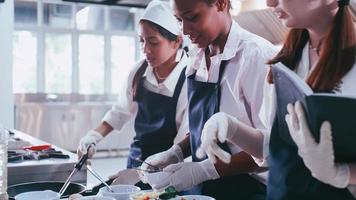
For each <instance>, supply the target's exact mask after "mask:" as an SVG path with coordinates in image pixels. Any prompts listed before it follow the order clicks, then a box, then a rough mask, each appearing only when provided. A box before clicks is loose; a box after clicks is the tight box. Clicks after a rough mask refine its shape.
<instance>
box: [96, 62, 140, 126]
mask: <svg viewBox="0 0 356 200" xmlns="http://www.w3.org/2000/svg"><path fill="white" fill-rule="evenodd" d="M142 63H143V62H142V61H141V62H139V63H138V64H137V65H136V66H135V67H134V68H133V70H132V71H131V72H130V74H129V76H128V78H127V81H125V83H126V84H124V85H123V86H122V87H121V88H120V91H119V96H118V101H117V102H116V104H115V105H113V106H112V108H111V110H109V111H108V112H107V113H106V114H105V116H104V118H103V119H102V121H105V122H107V123H108V124H110V126H111V127H113V128H114V129H116V130H121V128H122V127H123V126H124V125H125V124H126V123H127V122H128V121H129V120H130V119H132V117H133V115H136V113H137V103H136V102H134V101H133V91H132V81H133V78H134V76H135V74H136V72H137V70H138V69H139V68H140V67H141V65H142Z"/></svg>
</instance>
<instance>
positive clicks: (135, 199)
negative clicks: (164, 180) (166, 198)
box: [131, 191, 163, 200]
mask: <svg viewBox="0 0 356 200" xmlns="http://www.w3.org/2000/svg"><path fill="white" fill-rule="evenodd" d="M162 193H163V192H154V191H151V192H147V191H141V192H139V193H138V194H135V195H132V196H131V199H132V200H151V199H158V197H159V195H160V194H162Z"/></svg>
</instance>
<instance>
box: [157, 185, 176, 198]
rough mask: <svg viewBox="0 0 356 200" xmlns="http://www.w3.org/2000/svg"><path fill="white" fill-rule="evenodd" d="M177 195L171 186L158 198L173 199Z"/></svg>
mask: <svg viewBox="0 0 356 200" xmlns="http://www.w3.org/2000/svg"><path fill="white" fill-rule="evenodd" d="M177 195H178V192H177V190H176V189H175V188H174V187H173V186H169V187H168V188H166V189H165V190H164V193H162V194H161V195H159V198H160V199H162V200H164V199H171V198H174V197H176V196H177Z"/></svg>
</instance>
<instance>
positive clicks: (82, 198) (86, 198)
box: [78, 196, 115, 200]
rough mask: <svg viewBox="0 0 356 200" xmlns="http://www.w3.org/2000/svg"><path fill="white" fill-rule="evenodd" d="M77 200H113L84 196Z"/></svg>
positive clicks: (110, 199)
mask: <svg viewBox="0 0 356 200" xmlns="http://www.w3.org/2000/svg"><path fill="white" fill-rule="evenodd" d="M78 200H115V199H114V198H112V197H99V196H86V197H80V198H79V199H78Z"/></svg>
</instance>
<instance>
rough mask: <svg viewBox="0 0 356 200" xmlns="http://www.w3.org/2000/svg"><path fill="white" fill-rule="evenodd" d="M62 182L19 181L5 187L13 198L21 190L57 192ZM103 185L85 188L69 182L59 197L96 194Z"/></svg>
mask: <svg viewBox="0 0 356 200" xmlns="http://www.w3.org/2000/svg"><path fill="white" fill-rule="evenodd" d="M113 180H114V179H110V180H108V181H106V183H108V184H111V183H112V182H113ZM63 184H64V182H55V181H43V182H31V183H21V184H16V185H12V186H9V187H8V188H7V193H8V194H9V199H10V200H14V199H15V196H16V195H18V194H21V193H23V192H31V191H42V190H52V191H54V192H59V190H60V189H61V188H62V186H63ZM102 187H104V184H100V185H97V186H94V187H93V188H92V189H91V190H86V187H85V186H84V185H82V184H79V183H70V184H69V186H68V188H67V189H66V191H65V192H64V194H63V196H62V197H61V198H68V197H69V196H70V195H72V194H76V193H79V194H81V195H83V196H89V195H96V194H97V193H98V191H99V189H100V188H102Z"/></svg>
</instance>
